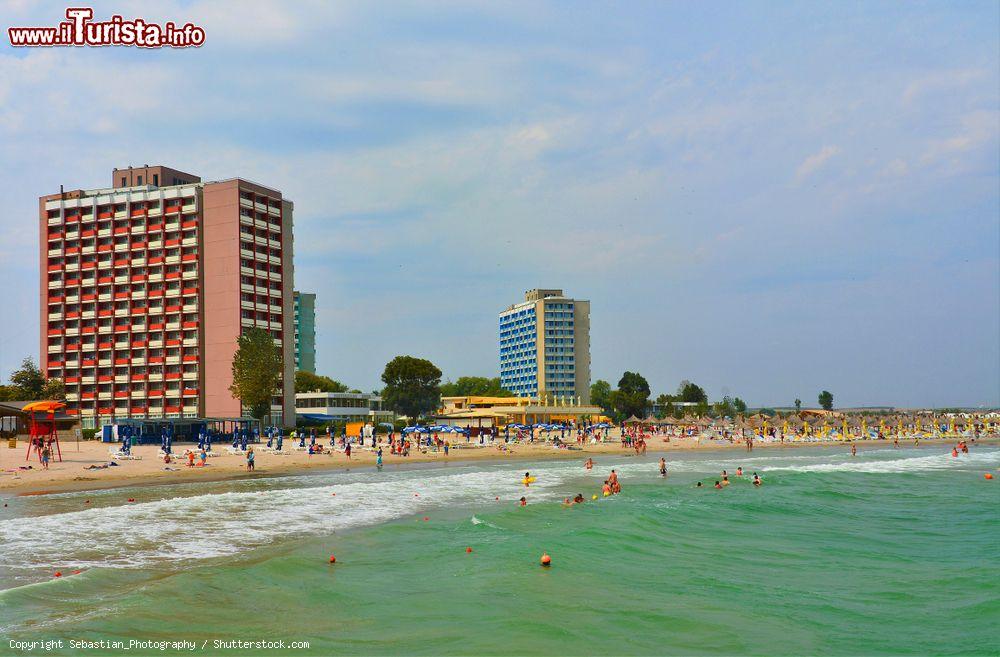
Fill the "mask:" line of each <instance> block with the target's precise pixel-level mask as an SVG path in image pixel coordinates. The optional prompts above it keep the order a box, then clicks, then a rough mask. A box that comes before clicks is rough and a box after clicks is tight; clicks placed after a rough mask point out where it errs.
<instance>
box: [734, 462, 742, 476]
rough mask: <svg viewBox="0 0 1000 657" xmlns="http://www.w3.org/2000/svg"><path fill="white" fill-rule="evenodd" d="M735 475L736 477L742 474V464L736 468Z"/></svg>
mask: <svg viewBox="0 0 1000 657" xmlns="http://www.w3.org/2000/svg"><path fill="white" fill-rule="evenodd" d="M736 476H737V477H742V476H743V466H742V465H741V466H740V467H738V468H736Z"/></svg>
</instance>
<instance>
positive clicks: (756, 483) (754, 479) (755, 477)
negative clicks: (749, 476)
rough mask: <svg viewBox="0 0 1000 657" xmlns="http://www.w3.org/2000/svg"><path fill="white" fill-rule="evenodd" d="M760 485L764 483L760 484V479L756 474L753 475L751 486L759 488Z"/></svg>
mask: <svg viewBox="0 0 1000 657" xmlns="http://www.w3.org/2000/svg"><path fill="white" fill-rule="evenodd" d="M762 483H764V482H762V481H761V480H760V477H759V476H758V475H757V473H756V472H755V473H753V485H754V486H760V485H761V484H762Z"/></svg>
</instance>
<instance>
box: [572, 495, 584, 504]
mask: <svg viewBox="0 0 1000 657" xmlns="http://www.w3.org/2000/svg"><path fill="white" fill-rule="evenodd" d="M573 503H574V504H583V493H577V494H576V497H574V498H573Z"/></svg>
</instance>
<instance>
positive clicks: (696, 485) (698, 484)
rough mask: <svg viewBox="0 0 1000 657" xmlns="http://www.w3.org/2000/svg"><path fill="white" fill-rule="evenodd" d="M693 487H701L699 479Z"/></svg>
mask: <svg viewBox="0 0 1000 657" xmlns="http://www.w3.org/2000/svg"><path fill="white" fill-rule="evenodd" d="M694 487H695V488H702V485H701V482H700V481H699V482H698V483H697V484H695V485H694Z"/></svg>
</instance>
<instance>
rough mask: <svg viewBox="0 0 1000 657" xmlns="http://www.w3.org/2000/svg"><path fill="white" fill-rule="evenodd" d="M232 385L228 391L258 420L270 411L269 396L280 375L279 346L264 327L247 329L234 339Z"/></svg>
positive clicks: (275, 390)
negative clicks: (234, 351)
mask: <svg viewBox="0 0 1000 657" xmlns="http://www.w3.org/2000/svg"><path fill="white" fill-rule="evenodd" d="M236 345H237V347H236V353H235V354H234V355H233V384H232V385H231V386H229V391H230V392H231V393H233V397H235V398H236V399H239V400H240V402H242V404H243V406H245V407H246V408H248V409H250V414H251V415H252V416H253V417H255V418H257V419H258V420H262V419H264V417H265V416H266V415H267V414H268V413H270V411H271V397H273V396H274V393H275V392H277V390H278V380H279V379H280V378H281V369H282V361H281V349H280V348H279V347H278V345H276V344H275V343H274V338H272V337H271V334H270V333H268V332H267V331H265V330H264V329H259V328H256V327H255V328H250V329H247V331H246V333H244V334H243V335H241V336H240V337H239V339H237V341H236Z"/></svg>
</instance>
